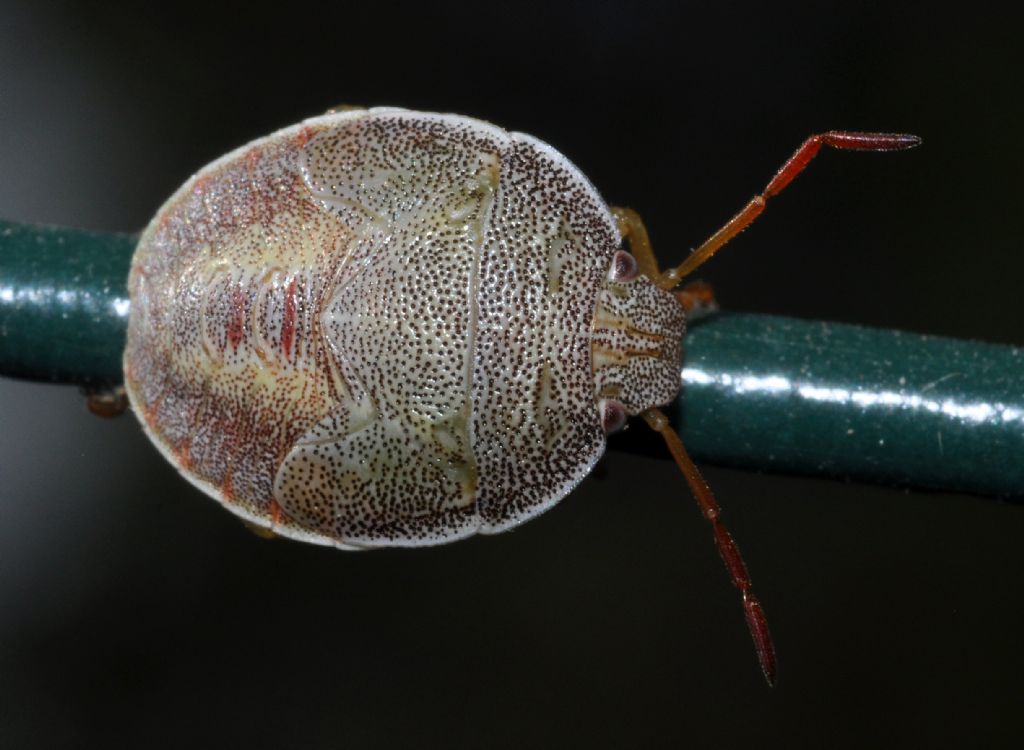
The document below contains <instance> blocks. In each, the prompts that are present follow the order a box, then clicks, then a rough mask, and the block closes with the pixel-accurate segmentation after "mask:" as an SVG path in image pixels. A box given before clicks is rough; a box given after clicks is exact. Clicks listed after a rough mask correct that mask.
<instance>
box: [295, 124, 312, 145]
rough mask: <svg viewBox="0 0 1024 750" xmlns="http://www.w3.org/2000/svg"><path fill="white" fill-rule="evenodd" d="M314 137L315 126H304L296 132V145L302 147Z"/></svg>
mask: <svg viewBox="0 0 1024 750" xmlns="http://www.w3.org/2000/svg"><path fill="white" fill-rule="evenodd" d="M312 137H313V128H310V127H305V128H302V130H300V131H299V132H298V133H296V134H295V145H296V146H298V147H299V148H302V147H303V146H305V145H306V144H307V143H309V140H310V139H311V138H312Z"/></svg>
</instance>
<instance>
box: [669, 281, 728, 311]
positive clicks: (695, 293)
mask: <svg viewBox="0 0 1024 750" xmlns="http://www.w3.org/2000/svg"><path fill="white" fill-rule="evenodd" d="M672 294H674V295H675V298H676V299H677V300H679V304H680V305H682V306H683V311H684V312H685V313H686V315H687V317H690V316H692V315H701V314H703V313H706V312H712V311H714V310H717V309H718V302H717V301H715V290H714V288H713V287H712V286H711V284H709V283H708V282H706V281H699V280H698V281H691V282H689V283H688V284H687V285H686V286H684V287H683V288H682V289H680V290H679V291H677V292H672Z"/></svg>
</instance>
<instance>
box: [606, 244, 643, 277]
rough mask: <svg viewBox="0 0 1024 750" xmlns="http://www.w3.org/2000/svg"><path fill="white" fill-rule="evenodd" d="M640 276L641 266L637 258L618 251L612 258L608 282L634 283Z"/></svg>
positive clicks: (623, 251)
mask: <svg viewBox="0 0 1024 750" xmlns="http://www.w3.org/2000/svg"><path fill="white" fill-rule="evenodd" d="M639 275H640V266H638V265H637V263H636V258H634V257H633V256H632V255H630V254H629V253H627V252H626V251H625V250H616V251H615V255H613V256H612V267H611V268H610V269H608V280H609V281H618V282H625V281H632V280H633V279H635V278H636V277H637V276H639Z"/></svg>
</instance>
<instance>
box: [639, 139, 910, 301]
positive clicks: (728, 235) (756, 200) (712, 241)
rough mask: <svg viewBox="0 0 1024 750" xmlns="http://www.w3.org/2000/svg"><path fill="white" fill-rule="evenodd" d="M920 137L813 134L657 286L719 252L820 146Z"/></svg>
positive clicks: (896, 146) (894, 144)
mask: <svg viewBox="0 0 1024 750" xmlns="http://www.w3.org/2000/svg"><path fill="white" fill-rule="evenodd" d="M920 142H921V139H920V138H918V137H917V136H916V135H900V134H896V133H849V132H846V131H841V130H832V131H829V132H828V133H819V134H818V135H812V136H811V137H810V138H808V139H807V140H806V141H804V142H803V144H802V145H801V146H800V148H798V149H797V150H796V153H794V154H793V155H792V156H791V157H789V160H788V161H786V163H785V164H783V165H782V167H781V168H780V169H779V171H778V172H776V173H775V176H774V177H773V178H772V179H771V181H770V182H769V183H768V185H767V187H765V189H764V192H762V193H761V194H760V195H756V196H754V197H753V198H752V199H751V200H750V202H749V203H748V204H747V205H746V206H744V207H743V209H742V210H741V211H740V212H739V213H738V214H736V215H735V216H734V217H732V218H731V219H729V221H728V222H726V224H725V226H723V227H722V228H721V229H719V230H718V231H717V232H715V233H714V234H713V235H711V237H710V238H708V240H707V241H706V242H705V243H704V244H703V245H701V246H700V247H698V248H697V249H696V250H694V251H693V252H692V253H691V254H690V257H689V258H687V259H686V260H685V261H683V262H682V263H681V264H680V265H678V266H676V267H675V268H670V269H669V270H667V271H665V273H663V274H662V275H661V276H660V277H658V282H657V283H658V286H660V287H661V288H662V289H671V288H673V287H674V286H676V285H677V284H678V283H679V282H680V281H681V280H682V279H684V278H686V277H687V276H688V275H690V274H691V273H693V271H694V270H695V269H696V268H697V267H698V266H700V265H702V264H703V263H704V262H705V261H706V260H708V258H710V257H711V256H712V255H714V254H715V253H716V252H718V250H719V248H721V247H722V245H724V244H725V243H727V242H728V241H729V240H731V239H732V238H733V237H735V236H736V235H737V234H739V233H740V232H742V231H743V230H744V229H746V228H747V227H748V226H750V224H751V222H753V221H754V219H756V218H757V217H758V216H759V215H760V214H761V212H762V211H763V210H764V205H765V203H766V202H767V201H768V199H769V198H772V197H774V196H776V195H778V194H779V193H781V192H782V191H783V190H784V189H785V188H786V186H787V185H789V183H791V182H792V181H793V178H795V177H796V176H797V175H798V174H800V173H801V172H802V171H803V170H804V167H806V166H807V165H808V163H810V161H811V159H813V158H814V157H815V156H817V154H818V151H820V150H821V147H822V146H831V147H832V148H838V149H845V150H851V151H900V150H902V149H907V148H912V147H914V146H916V145H918V144H919V143H920Z"/></svg>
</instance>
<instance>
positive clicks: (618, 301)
mask: <svg viewBox="0 0 1024 750" xmlns="http://www.w3.org/2000/svg"><path fill="white" fill-rule="evenodd" d="M916 143H917V139H916V138H914V137H913V136H903V135H885V134H857V133H841V132H834V133H827V134H824V135H819V136H813V137H812V138H810V139H808V140H807V141H806V142H805V143H804V144H803V146H801V147H800V149H799V150H798V151H797V152H796V154H795V155H794V156H793V157H792V158H791V159H790V160H789V161H787V162H786V164H785V165H784V166H783V167H782V169H780V170H779V172H778V174H777V175H776V176H775V178H774V179H773V180H772V181H771V182H770V183H769V185H768V187H767V188H766V189H765V191H764V192H763V193H762V194H760V195H758V196H756V197H755V198H754V199H753V200H752V201H751V202H750V203H749V204H748V205H747V206H746V207H745V208H744V209H743V210H742V211H741V212H740V213H739V214H738V215H737V216H736V217H735V218H733V219H732V220H731V221H730V222H729V223H727V224H726V225H725V227H723V229H721V230H720V231H719V232H717V233H715V235H713V236H712V237H711V239H709V240H708V241H707V242H706V243H704V245H702V246H700V247H699V248H697V249H696V250H695V251H694V252H693V253H692V254H691V255H690V257H689V258H688V259H687V260H686V261H685V262H684V263H683V264H682V265H680V266H678V267H676V268H672V269H670V270H667V271H665V272H661V271H660V270H659V268H658V264H657V261H656V260H655V257H654V254H653V253H652V251H651V247H650V243H649V242H648V241H647V234H646V231H645V230H644V227H643V224H642V222H641V221H640V219H639V217H638V216H637V214H636V213H635V212H633V211H630V210H628V209H615V208H609V207H608V206H607V205H606V204H605V203H604V202H603V201H602V200H601V198H600V196H599V194H598V193H597V191H596V190H595V189H594V187H593V186H592V185H591V184H590V182H589V181H588V180H587V178H586V177H585V176H584V175H583V174H582V173H581V172H580V171H579V170H578V169H576V167H574V166H573V165H572V164H571V163H570V162H569V161H568V160H567V159H566V158H565V157H564V156H562V155H561V154H560V153H558V152H557V151H555V150H554V149H553V148H551V147H550V146H547V145H546V144H544V143H542V142H540V141H538V140H537V139H535V138H533V137H531V136H528V135H524V134H521V133H509V132H506V131H504V130H502V129H500V128H498V127H495V126H493V125H490V124H487V123H484V122H481V121H479V120H474V119H471V118H467V117H461V116H455V115H438V114H428V113H420V112H410V111H405V110H399V109H391V108H376V109H370V110H347V111H342V112H335V113H330V114H327V115H325V116H322V117H316V118H312V119H309V120H306V121H305V122H302V123H300V124H298V125H295V126H293V127H290V128H286V129H284V130H281V131H279V132H277V133H274V134H272V135H270V136H267V137H265V138H262V139H260V140H257V141H255V142H253V143H251V144H249V145H247V146H244V147H242V148H240V149H238V150H237V151H234V152H233V153H231V154H228V155H227V156H225V157H223V158H221V159H219V160H217V161H215V162H214V163H212V164H210V165H209V166H207V167H205V168H204V169H202V170H200V171H199V173H197V174H196V175H195V176H194V177H192V178H191V179H190V180H189V181H188V182H186V183H185V185H183V186H182V187H181V188H180V189H179V190H178V191H177V192H176V193H175V194H174V195H173V196H172V197H171V198H170V200H169V201H168V202H167V203H166V204H165V205H164V206H163V207H162V208H161V209H160V211H159V212H158V213H157V215H156V216H155V217H154V219H153V220H152V222H151V223H150V225H149V226H148V227H147V229H146V230H145V232H144V234H143V235H142V238H141V240H140V242H139V245H138V249H137V251H136V253H135V256H134V259H133V261H132V270H131V275H130V278H129V288H130V294H131V314H130V321H129V330H128V345H127V349H126V352H125V358H124V368H125V385H126V389H127V393H128V397H129V400H130V402H131V405H132V407H133V410H134V411H135V413H136V414H137V415H138V417H139V418H140V420H141V422H142V425H143V427H144V429H145V431H146V433H147V435H149V437H150V438H151V439H152V440H153V442H154V443H155V444H156V445H157V447H158V448H159V449H160V450H161V451H162V452H163V453H164V455H165V456H166V457H167V458H168V459H169V460H170V461H171V462H172V463H173V464H174V465H175V466H176V467H177V468H178V470H179V471H180V472H181V473H182V474H183V475H184V476H185V477H186V478H187V479H188V480H189V481H191V482H192V483H193V484H195V485H196V486H198V487H199V488H200V489H202V490H203V491H204V492H206V493H207V494H208V495H210V496H211V497H213V498H214V499H216V500H217V501H218V502H220V503H221V504H222V505H224V506H225V507H226V508H227V509H228V510H230V511H231V512H233V513H235V514H236V515H238V516H240V517H241V518H243V519H245V520H246V521H248V522H250V523H251V524H254V525H256V526H258V527H260V528H262V529H265V530H268V531H270V532H272V533H273V534H277V535H281V536H285V537H290V538H293V539H299V540H303V541H308V542H313V543H317V544H327V545H333V546H336V547H339V548H342V549H364V548H372V547H388V546H423V545H433V544H441V543H444V542H450V541H454V540H456V539H461V538H464V537H467V536H470V535H472V534H476V533H485V534H491V533H497V532H500V531H504V530H506V529H509V528H512V527H514V526H516V525H518V524H520V523H522V522H524V521H526V520H527V519H529V518H532V517H533V516H535V515H538V514H539V513H541V512H543V511H544V510H546V509H547V508H550V507H551V506H552V505H554V504H555V503H557V502H558V501H559V500H560V499H562V498H563V497H564V496H565V495H566V494H568V493H569V492H570V491H571V490H572V489H573V488H574V487H575V486H576V485H577V484H578V483H579V482H580V481H581V480H582V479H583V477H585V476H586V475H587V473H588V472H590V470H591V469H592V468H593V466H594V464H595V463H596V462H597V460H598V458H599V457H600V456H601V454H602V452H603V451H604V447H605V435H606V434H607V433H609V432H612V431H615V430H617V429H620V428H621V427H622V426H623V425H624V423H625V422H626V419H627V418H628V417H630V416H637V415H640V416H642V417H643V418H644V420H645V421H646V422H647V423H648V424H649V425H650V426H651V427H652V428H654V429H655V430H657V431H658V432H659V433H660V434H661V435H662V436H663V437H664V439H665V441H666V443H667V445H668V447H669V449H670V451H671V453H672V455H673V457H674V458H675V460H676V462H677V463H678V465H679V467H680V469H681V470H682V472H683V474H684V475H685V477H686V479H687V481H688V482H689V484H690V487H691V488H692V490H693V492H694V494H695V496H696V497H697V500H698V503H699V504H700V507H701V510H702V512H703V514H704V516H705V517H706V518H707V519H708V520H709V521H710V522H711V524H712V526H713V529H714V536H715V541H716V543H717V544H718V548H719V550H720V552H721V554H722V557H723V559H724V560H725V563H726V566H727V568H728V570H729V573H730V575H731V576H732V579H733V582H734V583H735V584H736V585H737V586H738V587H739V589H740V591H741V593H742V595H743V604H744V610H745V612H746V616H747V620H748V623H749V625H750V629H751V633H752V635H753V638H754V641H755V645H756V648H757V653H758V658H759V659H760V662H761V666H762V668H763V670H764V673H765V675H766V677H767V678H768V680H769V682H772V681H774V675H775V657H774V652H773V648H772V645H771V640H770V637H769V635H768V628H767V624H766V622H765V618H764V614H763V611H762V609H761V606H760V604H759V603H758V601H757V599H756V598H754V596H753V594H752V593H751V585H750V578H749V576H748V575H747V572H746V569H745V567H744V564H743V561H742V558H741V557H740V554H739V551H738V550H737V548H736V545H735V543H734V542H733V540H732V538H731V537H730V535H729V533H728V531H727V530H726V529H725V527H724V526H723V525H722V523H721V520H720V517H719V515H720V514H719V509H718V506H717V504H716V503H715V500H714V497H713V495H712V494H711V491H710V489H708V487H707V485H706V484H705V483H704V480H703V479H702V478H701V476H700V474H699V472H698V471H697V469H696V467H695V466H694V465H693V462H692V461H690V459H689V457H688V456H687V454H686V451H685V449H684V448H683V446H682V443H681V442H680V441H679V438H678V437H677V436H676V434H675V433H674V432H673V431H672V430H671V428H670V427H669V426H668V423H667V420H666V419H665V417H664V416H663V415H662V414H661V413H660V412H659V411H658V410H657V407H658V406H660V405H662V404H665V403H668V402H670V401H671V400H673V399H674V398H675V397H676V394H677V392H678V390H679V385H680V367H681V359H682V349H681V346H682V336H683V331H684V325H685V314H686V312H687V310H688V309H689V308H691V307H693V306H694V305H696V304H699V303H700V301H701V300H702V299H703V298H704V297H706V289H703V288H684V289H682V290H678V291H677V290H676V287H677V286H678V285H679V283H680V282H681V281H682V280H683V279H684V278H685V277H687V276H688V275H689V274H690V273H691V272H692V271H693V270H694V269H695V268H697V267H698V266H699V265H700V264H701V263H703V262H704V261H705V260H707V258H709V257H710V256H711V255H712V254H713V253H714V252H715V251H716V250H717V249H718V248H719V247H721V246H722V245H723V244H725V243H726V242H727V241H728V240H729V239H730V238H731V237H733V236H734V235H736V234H737V233H738V232H740V231H742V229H743V228H744V227H746V226H747V225H748V224H749V223H750V222H751V221H753V219H754V218H755V217H756V216H757V215H758V214H759V213H760V212H761V210H762V209H763V207H764V203H765V201H766V200H767V199H768V198H770V197H771V196H773V195H775V194H777V193H778V192H779V191H781V190H782V189H783V188H784V187H785V186H786V185H787V184H788V183H789V182H790V180H792V179H793V177H795V176H796V174H797V173H799V172H800V170H802V169H803V168H804V166H805V165H806V164H807V162H808V161H809V160H810V159H811V158H812V157H813V156H814V155H815V153H816V152H817V151H818V149H820V148H821V146H822V145H829V146H834V147H837V148H846V149H869V150H890V149H899V148H906V147H909V146H912V145H915V144H916ZM623 241H625V243H626V244H627V245H628V249H629V251H628V252H627V251H626V250H625V249H623V247H622V244H623Z"/></svg>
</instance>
